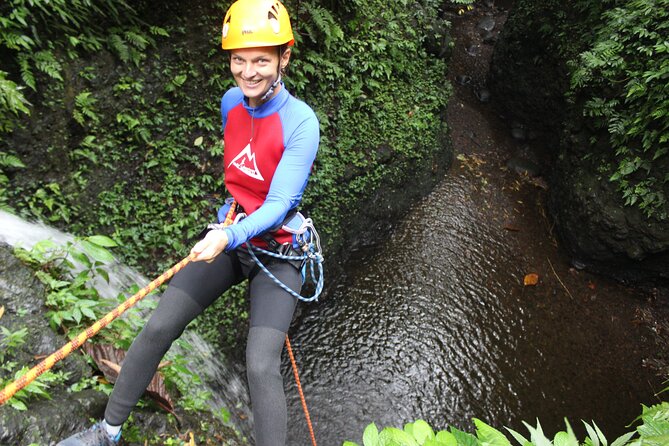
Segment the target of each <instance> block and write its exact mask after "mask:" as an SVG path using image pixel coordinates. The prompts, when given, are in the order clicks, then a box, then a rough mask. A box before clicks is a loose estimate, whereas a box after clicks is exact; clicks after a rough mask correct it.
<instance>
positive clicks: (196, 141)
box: [193, 136, 204, 147]
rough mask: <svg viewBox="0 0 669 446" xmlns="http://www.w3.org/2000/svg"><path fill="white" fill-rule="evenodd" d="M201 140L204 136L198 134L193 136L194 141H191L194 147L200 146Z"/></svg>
mask: <svg viewBox="0 0 669 446" xmlns="http://www.w3.org/2000/svg"><path fill="white" fill-rule="evenodd" d="M202 141H204V138H203V137H201V136H198V137H197V138H195V141H193V145H194V146H195V147H200V146H201V145H202Z"/></svg>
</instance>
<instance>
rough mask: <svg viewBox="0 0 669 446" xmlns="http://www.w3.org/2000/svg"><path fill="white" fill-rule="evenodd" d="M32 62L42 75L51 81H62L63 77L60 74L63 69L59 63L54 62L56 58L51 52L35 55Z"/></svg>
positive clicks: (40, 52) (45, 51) (41, 52)
mask: <svg viewBox="0 0 669 446" xmlns="http://www.w3.org/2000/svg"><path fill="white" fill-rule="evenodd" d="M33 62H35V67H36V68H37V69H38V70H40V71H41V72H42V73H44V74H46V75H47V76H49V77H51V78H53V79H58V80H59V81H62V80H63V77H62V76H61V74H60V73H61V71H62V69H63V67H62V66H61V64H60V62H58V61H57V60H56V57H55V56H54V55H53V53H52V52H51V51H49V50H44V51H39V52H37V53H35V56H34V57H33Z"/></svg>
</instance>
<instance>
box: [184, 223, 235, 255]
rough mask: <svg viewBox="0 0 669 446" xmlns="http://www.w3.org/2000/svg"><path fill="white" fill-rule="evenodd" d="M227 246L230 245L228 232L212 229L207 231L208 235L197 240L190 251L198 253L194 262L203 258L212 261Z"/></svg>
mask: <svg viewBox="0 0 669 446" xmlns="http://www.w3.org/2000/svg"><path fill="white" fill-rule="evenodd" d="M226 246H228V235H227V234H226V232H225V231H219V230H212V231H209V232H207V235H206V236H205V237H204V238H203V239H202V240H200V241H199V242H197V243H196V244H195V246H193V249H191V250H190V252H191V254H196V256H195V258H194V259H193V261H194V262H200V261H202V260H204V261H205V262H211V261H212V260H214V258H215V257H216V256H217V255H219V254H220V253H221V252H223V250H224V249H225V247H226Z"/></svg>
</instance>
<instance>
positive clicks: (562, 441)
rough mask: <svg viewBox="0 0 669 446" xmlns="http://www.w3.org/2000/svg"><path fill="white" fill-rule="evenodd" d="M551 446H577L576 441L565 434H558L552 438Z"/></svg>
mask: <svg viewBox="0 0 669 446" xmlns="http://www.w3.org/2000/svg"><path fill="white" fill-rule="evenodd" d="M553 446H579V444H578V440H576V438H574V437H571V436H570V435H569V434H568V433H567V432H558V433H557V434H555V437H554V438H553Z"/></svg>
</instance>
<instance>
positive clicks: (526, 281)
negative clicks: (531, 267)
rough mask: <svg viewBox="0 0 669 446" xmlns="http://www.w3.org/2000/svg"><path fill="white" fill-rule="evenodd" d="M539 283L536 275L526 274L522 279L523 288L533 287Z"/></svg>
mask: <svg viewBox="0 0 669 446" xmlns="http://www.w3.org/2000/svg"><path fill="white" fill-rule="evenodd" d="M537 283H539V275H538V274H536V273H529V274H526V275H525V277H524V278H523V285H525V286H534V285H536V284H537Z"/></svg>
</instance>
